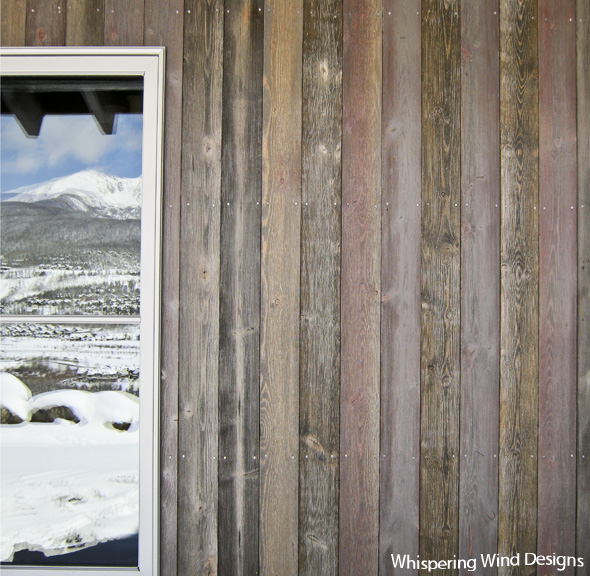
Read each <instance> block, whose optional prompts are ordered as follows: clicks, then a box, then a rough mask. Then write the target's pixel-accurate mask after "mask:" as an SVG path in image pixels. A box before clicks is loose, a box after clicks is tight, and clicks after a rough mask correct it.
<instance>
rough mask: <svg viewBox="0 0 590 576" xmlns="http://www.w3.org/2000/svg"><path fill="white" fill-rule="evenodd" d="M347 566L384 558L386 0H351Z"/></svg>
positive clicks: (345, 309)
mask: <svg viewBox="0 0 590 576" xmlns="http://www.w3.org/2000/svg"><path fill="white" fill-rule="evenodd" d="M343 10H344V18H343V30H344V42H343V143H342V265H341V266H342V268H341V277H342V281H341V294H342V300H341V318H342V320H341V322H342V324H341V331H342V332H341V343H342V344H341V407H340V418H341V420H340V553H339V554H340V555H339V562H340V574H341V575H342V576H346V575H358V574H367V575H370V576H374V575H376V574H377V573H378V566H379V460H380V458H379V457H378V456H379V396H380V394H379V376H380V364H379V362H380V354H379V352H380V343H379V325H380V288H381V284H380V269H381V80H382V71H381V56H382V53H381V49H382V35H381V33H382V23H381V2H380V1H376V0H369V1H363V0H345V2H344V7H343Z"/></svg>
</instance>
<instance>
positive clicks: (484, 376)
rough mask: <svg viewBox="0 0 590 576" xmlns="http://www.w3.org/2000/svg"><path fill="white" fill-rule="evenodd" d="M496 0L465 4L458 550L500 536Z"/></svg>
mask: <svg viewBox="0 0 590 576" xmlns="http://www.w3.org/2000/svg"><path fill="white" fill-rule="evenodd" d="M499 9H500V7H499V2H498V0H484V1H482V2H463V3H462V4H461V31H462V34H461V52H462V55H463V65H462V68H461V104H462V106H461V172H462V176H461V190H462V192H461V196H462V205H461V230H462V234H461V465H460V466H461V479H460V493H459V501H460V508H459V558H475V559H477V562H478V565H479V568H478V571H477V572H478V574H479V573H481V574H482V575H493V574H496V573H497V570H496V568H494V567H487V568H484V567H483V566H481V563H480V555H481V554H493V553H495V552H496V550H497V541H498V458H497V457H494V456H497V454H498V425H499V402H500V396H499V395H500V392H499V381H500V135H499V124H500V118H499V113H500V105H499V99H500V94H499V91H500V83H499V57H498V51H499V33H500V17H499Z"/></svg>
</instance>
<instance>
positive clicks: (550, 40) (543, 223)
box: [537, 0, 578, 576]
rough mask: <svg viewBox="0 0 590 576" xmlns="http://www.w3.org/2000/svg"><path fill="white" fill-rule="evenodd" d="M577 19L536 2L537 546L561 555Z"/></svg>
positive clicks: (564, 8) (570, 443)
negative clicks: (537, 260)
mask: <svg viewBox="0 0 590 576" xmlns="http://www.w3.org/2000/svg"><path fill="white" fill-rule="evenodd" d="M575 17H576V6H575V0H565V1H562V0H560V1H559V2H558V1H556V0H540V1H539V136H540V144H539V184H540V188H539V201H540V205H541V208H542V209H541V211H540V213H539V214H540V215H539V218H540V224H539V226H540V237H539V312H540V318H539V488H538V490H539V510H538V515H537V523H538V551H539V554H542V555H548V554H557V555H565V556H573V555H574V554H575V547H576V538H575V524H576V459H575V454H576V396H577V393H576V389H577V370H576V362H577V350H576V339H577V333H576V328H575V327H576V324H577V317H576V290H577V240H578V238H577V225H576V224H577V212H576V198H577V178H576V164H577V158H576V39H575V29H576V24H575V20H574V19H575ZM554 571H555V568H552V567H550V566H540V567H539V569H538V570H537V575H538V576H541V575H548V574H552V573H554ZM574 573H575V568H574V567H569V568H566V569H565V570H564V571H563V574H570V575H572V574H574Z"/></svg>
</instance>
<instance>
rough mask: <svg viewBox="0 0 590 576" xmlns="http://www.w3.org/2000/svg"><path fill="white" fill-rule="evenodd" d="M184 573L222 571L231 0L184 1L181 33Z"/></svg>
mask: <svg viewBox="0 0 590 576" xmlns="http://www.w3.org/2000/svg"><path fill="white" fill-rule="evenodd" d="M183 60H184V69H183V91H182V181H181V214H180V216H181V217H180V293H179V298H180V324H179V370H178V417H179V422H178V462H179V465H178V568H177V570H178V574H186V575H192V574H199V575H201V574H203V575H205V574H206V575H211V576H213V575H214V574H216V573H217V514H218V432H219V425H218V389H219V378H218V375H219V265H220V264H219V263H220V206H219V203H220V197H221V109H222V92H221V90H222V75H223V70H222V60H223V2H222V1H221V0H208V1H206V2H203V1H201V0H186V1H185V15H184V39H183Z"/></svg>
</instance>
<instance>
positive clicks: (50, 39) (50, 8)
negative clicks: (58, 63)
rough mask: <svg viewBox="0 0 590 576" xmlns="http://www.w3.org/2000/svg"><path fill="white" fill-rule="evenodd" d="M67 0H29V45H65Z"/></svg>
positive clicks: (26, 35)
mask: <svg viewBox="0 0 590 576" xmlns="http://www.w3.org/2000/svg"><path fill="white" fill-rule="evenodd" d="M65 40H66V0H27V25H26V33H25V42H26V45H27V46H63V45H64V44H65Z"/></svg>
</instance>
